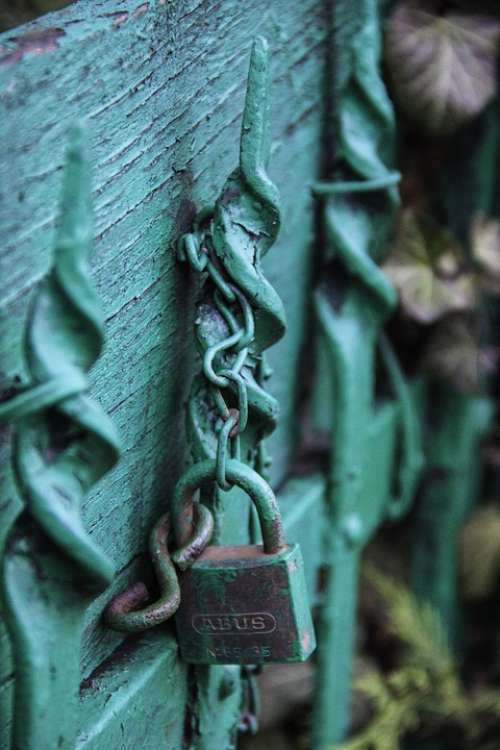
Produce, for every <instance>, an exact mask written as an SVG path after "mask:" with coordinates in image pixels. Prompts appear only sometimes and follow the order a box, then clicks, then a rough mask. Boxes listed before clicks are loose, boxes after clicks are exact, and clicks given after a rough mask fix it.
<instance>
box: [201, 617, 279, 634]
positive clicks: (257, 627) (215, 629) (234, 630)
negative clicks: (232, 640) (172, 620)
mask: <svg viewBox="0 0 500 750" xmlns="http://www.w3.org/2000/svg"><path fill="white" fill-rule="evenodd" d="M191 624H192V626H193V628H194V629H195V630H196V632H197V633H200V635H256V634H257V633H258V634H259V635H262V634H263V633H272V632H273V631H274V630H276V620H275V619H274V617H273V615H271V614H269V612H243V613H236V614H234V613H232V612H231V613H224V614H198V615H193V617H192V619H191Z"/></svg>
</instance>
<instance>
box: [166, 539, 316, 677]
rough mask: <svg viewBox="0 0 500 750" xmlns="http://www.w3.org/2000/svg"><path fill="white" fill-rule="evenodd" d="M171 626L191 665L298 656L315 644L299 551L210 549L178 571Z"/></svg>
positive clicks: (252, 547) (304, 655)
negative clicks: (177, 595) (178, 595)
mask: <svg viewBox="0 0 500 750" xmlns="http://www.w3.org/2000/svg"><path fill="white" fill-rule="evenodd" d="M180 586H181V606H180V608H179V610H178V612H177V614H176V628H177V635H178V641H179V646H180V651H181V658H182V659H183V660H184V661H186V662H188V663H192V664H261V663H266V662H292V661H304V660H305V659H307V657H308V656H309V655H310V654H311V653H312V651H313V650H314V648H315V646H316V640H315V636H314V628H313V624H312V619H311V613H310V609H309V604H308V598H307V592H306V584H305V577H304V564H303V560H302V554H301V552H300V548H299V546H298V545H297V544H294V545H290V546H286V547H284V548H283V550H281V551H280V552H278V553H276V554H272V555H268V554H264V552H263V550H262V547H261V546H258V545H247V546H237V547H230V546H215V545H213V546H209V547H207V548H206V550H205V552H204V553H203V554H202V555H201V556H200V557H199V558H198V559H197V561H196V562H195V563H194V565H193V566H192V567H191V568H190V569H189V570H188V571H186V572H185V573H183V574H182V575H181V576H180Z"/></svg>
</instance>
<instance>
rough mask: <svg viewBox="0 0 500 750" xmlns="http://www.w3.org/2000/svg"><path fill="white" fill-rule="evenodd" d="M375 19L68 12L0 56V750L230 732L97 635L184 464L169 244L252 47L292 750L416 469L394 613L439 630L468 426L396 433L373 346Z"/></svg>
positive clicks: (187, 326) (146, 569) (151, 9)
mask: <svg viewBox="0 0 500 750" xmlns="http://www.w3.org/2000/svg"><path fill="white" fill-rule="evenodd" d="M384 5H386V4H384ZM381 15H382V12H381V8H380V7H379V4H378V3H377V1H376V0H356V2H354V1H351V0H336V2H330V0H303V1H302V2H300V3H289V2H285V0H273V2H271V3H269V2H264V0H248V2H245V3H238V2H234V0H220V1H218V2H215V0H214V1H212V0H208V1H207V0H205V1H201V0H170V1H165V0H150V1H149V2H143V1H142V2H141V0H121V1H119V0H95V1H94V2H86V1H85V0H80V2H76V3H74V4H72V5H70V6H68V7H67V8H64V9H62V10H60V11H58V12H56V13H52V14H48V15H46V16H42V17H41V18H39V19H38V20H36V21H33V22H32V23H30V24H28V25H26V26H23V27H20V28H17V29H11V30H9V31H7V32H5V33H4V34H2V35H1V36H0V106H1V120H2V136H3V137H2V139H1V141H0V180H1V193H2V196H1V202H0V226H1V228H2V239H3V243H2V251H1V253H0V362H1V371H0V374H1V380H0V388H1V395H2V398H1V402H0V418H1V420H2V424H1V426H0V435H1V442H0V455H1V466H0V488H1V495H0V551H1V559H2V570H1V588H2V598H3V601H2V621H1V622H0V715H1V717H2V721H1V722H0V748H1V749H2V750H4V749H5V750H34V748H35V747H36V748H37V750H52V748H57V747H60V748H68V749H71V750H73V748H78V749H79V750H84V749H85V750H91V749H92V750H104V748H107V747H112V748H114V749H115V748H116V749H118V748H123V749H124V750H125V749H126V748H130V749H132V748H136V747H138V746H141V747H144V748H151V750H153V748H155V749H156V748H158V749H159V748H171V749H172V750H181V748H186V747H193V748H198V749H199V750H224V749H225V748H227V749H228V750H229V748H232V747H235V745H236V742H237V736H238V727H240V728H241V725H242V716H245V715H246V718H247V723H248V712H249V705H248V695H249V683H250V680H251V679H252V678H251V677H250V676H249V674H248V672H242V670H241V668H240V667H238V666H232V665H228V666H223V665H220V666H215V667H209V668H208V667H195V668H193V667H188V666H187V665H185V664H183V663H182V661H181V660H180V659H179V656H178V652H177V642H176V637H175V633H174V630H173V627H172V626H171V625H170V624H167V625H165V626H161V627H159V628H157V629H153V630H151V631H146V632H144V633H140V634H134V635H131V636H125V635H124V634H123V633H117V632H114V631H113V630H110V629H109V628H107V627H106V626H105V623H104V622H103V619H102V613H103V610H104V608H105V606H106V604H107V603H108V602H109V601H110V600H111V599H112V598H113V596H114V595H115V594H117V593H119V592H121V591H123V589H125V588H126V587H127V586H128V585H130V584H131V583H133V582H134V581H136V580H138V579H140V578H144V579H145V580H146V581H147V582H148V583H152V571H151V566H150V563H149V561H148V556H147V538H148V534H149V531H150V529H151V528H152V526H153V524H154V523H155V521H156V520H157V518H158V517H159V516H160V515H161V513H162V512H164V511H165V510H166V509H167V508H168V501H169V498H170V497H171V494H172V491H173V488H174V485H175V482H176V480H177V478H178V476H179V475H180V473H181V471H182V470H183V468H184V467H185V465H186V463H187V460H188V439H189V435H187V436H186V434H185V429H184V409H183V403H184V402H185V401H186V399H187V397H188V392H189V387H190V385H191V380H192V377H193V375H194V374H195V373H196V372H198V370H199V362H198V360H197V355H196V347H195V340H194V334H193V326H194V323H195V318H196V316H197V314H198V313H197V295H198V291H199V280H197V278H196V274H193V273H192V271H190V270H189V268H188V267H187V264H180V263H178V261H177V244H178V240H179V238H180V237H181V236H182V235H185V234H186V233H188V232H191V231H192V230H193V221H194V219H195V217H196V215H197V214H198V213H199V211H200V210H201V209H203V208H204V207H206V206H207V205H208V206H210V205H213V204H214V202H215V201H216V199H217V198H218V196H219V195H220V192H221V187H222V185H223V184H224V181H225V180H226V178H227V176H228V175H230V174H231V172H232V171H233V170H234V168H235V167H236V165H237V163H238V158H239V139H240V129H241V118H242V110H243V104H244V96H245V86H246V80H247V69H248V62H249V58H250V51H251V47H252V43H253V40H254V38H255V37H257V36H258V35H263V36H265V37H266V38H267V40H268V43H269V46H270V61H269V62H270V81H269V88H270V107H269V121H270V124H271V129H270V135H269V144H268V146H269V154H270V159H269V168H268V171H269V175H270V178H271V179H272V181H273V183H274V184H275V185H276V188H277V191H278V192H279V199H280V211H281V228H280V232H279V235H278V237H277V239H276V242H275V244H274V245H273V247H272V250H271V251H270V252H269V253H267V254H266V256H265V258H263V262H262V269H263V273H264V275H265V278H266V279H267V280H268V281H269V283H270V284H271V285H272V286H273V287H274V288H275V289H276V291H277V293H278V294H279V296H280V297H281V299H282V301H283V306H284V309H285V311H286V318H287V331H286V335H285V336H284V337H283V338H282V339H281V340H280V341H279V342H278V343H276V344H275V345H274V346H272V347H271V348H270V349H269V353H268V355H267V365H268V368H269V371H270V372H272V375H271V377H269V378H268V379H266V381H265V387H266V390H269V392H270V394H271V396H272V397H274V398H275V399H276V400H277V401H278V402H279V405H280V412H279V419H278V422H277V426H276V429H275V430H274V432H273V433H272V434H271V435H270V436H269V437H268V438H267V439H266V451H267V454H268V455H269V457H270V458H271V459H272V464H271V466H270V468H269V477H270V482H271V484H272V486H273V487H274V489H275V490H276V494H277V497H278V501H279V504H280V508H281V511H282V515H283V519H284V526H285V532H286V535H287V539H288V541H290V542H295V541H297V542H299V543H300V545H301V547H302V551H303V556H304V561H305V572H306V579H307V585H308V590H309V598H310V603H311V606H312V607H313V608H314V613H315V616H316V623H317V635H318V649H317V652H316V655H315V657H314V659H315V662H314V664H315V675H316V690H315V698H314V708H313V729H312V732H311V742H312V747H313V748H314V750H327V748H330V747H333V745H334V743H335V742H337V741H339V740H341V739H342V738H343V737H344V736H345V733H346V731H347V729H348V726H349V709H348V703H349V694H350V687H351V665H352V658H353V652H354V648H355V644H354V641H355V621H356V597H357V593H356V592H357V586H358V576H359V567H360V559H361V555H362V552H363V548H364V546H365V545H366V543H367V541H368V540H369V539H370V538H371V537H372V536H373V535H374V534H375V532H376V530H377V528H378V526H379V525H380V524H381V523H382V522H384V521H385V520H396V519H397V518H399V517H400V516H402V515H403V514H404V513H406V512H407V510H408V509H409V507H410V505H411V502H412V501H413V498H414V495H415V489H416V486H417V483H418V481H419V479H420V478H421V476H422V470H423V468H424V463H426V467H425V468H429V467H430V468H431V469H436V468H437V469H438V471H437V473H436V476H438V477H439V481H436V482H434V484H432V483H431V484H430V485H428V486H427V489H426V490H425V492H424V498H423V502H422V503H421V505H420V510H419V516H418V519H417V523H416V525H415V532H416V542H415V551H414V578H415V586H416V588H417V590H419V591H420V592H421V593H423V594H424V595H425V596H427V597H429V598H430V599H431V600H432V601H434V602H435V603H436V604H438V606H439V608H440V609H441V611H442V612H443V614H444V616H445V618H446V621H447V623H448V624H449V625H450V628H454V627H455V625H454V622H455V619H456V618H457V611H458V610H457V604H456V597H455V594H454V591H455V586H456V561H455V559H454V538H455V536H456V533H457V530H458V528H459V525H460V523H461V522H462V520H463V518H464V516H465V513H466V511H467V508H468V507H470V504H471V503H472V502H473V497H474V476H475V472H476V469H477V465H478V462H477V452H476V447H477V443H478V440H479V439H480V437H481V435H482V434H483V433H484V431H485V429H486V427H487V424H488V419H489V413H490V406H489V404H488V402H487V401H486V400H485V399H467V398H461V397H460V396H459V395H458V394H448V398H449V400H450V403H449V404H444V405H443V415H442V420H441V422H440V426H439V428H438V429H436V430H434V431H432V432H431V433H430V434H429V433H428V432H426V433H425V434H424V433H423V431H422V424H421V423H422V419H421V417H422V416H423V405H424V404H425V403H426V400H427V390H426V388H427V385H426V383H425V382H423V381H418V382H412V383H409V382H407V381H406V379H405V377H404V375H403V374H402V370H401V367H400V365H399V363H398V359H397V352H396V353H394V352H393V351H392V349H391V348H390V346H389V344H388V342H387V340H386V338H385V337H384V336H383V327H384V325H385V323H386V321H387V320H388V318H389V317H390V315H391V313H392V311H393V310H394V308H395V306H396V304H397V295H396V293H395V290H394V289H393V287H392V286H391V284H390V282H389V281H388V280H387V279H386V277H385V276H384V275H383V274H382V272H381V270H380V268H379V264H380V262H381V261H382V260H383V259H384V257H385V256H386V254H387V251H388V242H389V237H390V233H391V230H392V226H393V222H394V216H395V212H396V209H397V205H398V181H399V174H398V172H397V164H396V163H395V153H394V152H395V143H396V129H395V119H394V112H393V109H392V104H391V102H390V99H389V97H388V95H387V92H386V91H385V88H384V84H383V82H382V77H381V72H380V54H381V53H380V47H381V33H382V20H381ZM75 122H83V123H84V127H83V131H82V130H80V129H78V128H77V129H76V130H75V129H74V127H73V126H74V123H75ZM82 132H83V133H84V135H85V136H86V140H87V143H86V144H85V143H83V140H82V139H83V138H84V135H82ZM243 132H245V131H243ZM71 134H72V135H71ZM68 145H69V151H68ZM478 158H479V157H478ZM482 158H484V156H483V157H482ZM88 173H89V174H90V175H91V182H88ZM484 192H485V194H486V193H488V189H487V188H486V187H485V188H484ZM61 196H62V197H61ZM228 200H229V199H228ZM244 228H245V231H246V230H249V232H250V234H251V231H250V230H251V229H252V227H251V226H250V227H248V226H246V227H244ZM254 229H255V227H254ZM267 239H268V238H267V236H266V240H265V242H267ZM251 260H252V259H251ZM256 306H257V305H256ZM100 311H102V312H100ZM102 336H104V347H103V348H102V349H101V346H100V345H101V340H102ZM263 348H264V347H263ZM377 353H380V355H381V357H382V360H383V363H384V364H383V367H384V373H385V375H384V377H385V379H386V381H387V383H388V385H389V388H388V391H389V392H390V394H391V395H390V398H387V399H385V400H380V399H378V398H377V397H376V394H375V386H374V367H375V365H374V362H375V357H376V356H377ZM311 391H312V393H311ZM19 394H21V395H19ZM305 401H306V402H307V403H305ZM307 409H309V410H310V411H311V413H312V423H313V428H314V430H316V431H318V432H319V433H322V434H324V435H326V437H327V449H326V450H323V452H322V455H321V459H320V460H319V461H316V460H314V459H315V456H312V457H311V456H309V455H307V451H304V441H303V438H304V419H303V413H304V411H307ZM457 433H458V434H460V436H461V439H460V443H459V452H460V458H459V460H457V459H456V450H457V448H456V446H453V444H452V443H453V436H454V435H456V434H457ZM117 436H119V437H117ZM424 437H425V440H424V439H423V438H424ZM68 445H71V447H72V449H71V450H70V451H69V452H67V453H66V452H65V448H67V446H68ZM398 446H400V447H401V450H398ZM323 448H324V445H323ZM58 456H59V457H61V456H62V459H61V460H59V459H58V458H57V457H58ZM54 459H55V460H54ZM394 476H397V479H398V483H397V484H398V492H397V493H395V492H394ZM443 493H444V494H446V496H447V497H448V498H449V499H450V500H449V504H448V505H446V507H445V506H444V505H443V504H442V503H441V504H440V503H439V502H438V501H439V498H440V497H441V496H442V495H443ZM223 505H224V525H223V534H222V539H223V541H224V542H229V541H231V543H234V544H236V543H245V542H247V541H248V539H249V537H250V535H251V533H253V532H254V526H253V522H252V517H251V514H250V513H249V506H248V503H247V501H246V500H245V498H244V496H243V495H242V493H238V492H234V493H233V492H232V493H230V497H228V499H227V500H226V501H225V502H224V503H223ZM437 505H438V506H439V507H438V508H436V506H437ZM436 513H439V514H441V515H440V517H446V518H447V519H448V520H447V521H446V529H447V532H449V533H447V535H445V536H443V535H442V534H441V533H439V534H436V529H437V526H436V525H435V524H434V519H435V517H436ZM68 524H69V526H70V527H71V530H72V534H71V535H70V536H67V535H66V536H65V533H64V532H63V530H62V529H63V527H64V528H67V526H68ZM429 549H432V555H431V556H430V557H429ZM429 560H430V562H429ZM431 569H432V570H431ZM320 571H321V572H322V574H323V575H322V577H321V578H322V581H323V583H322V586H321V587H320V586H319V584H318V581H319V578H320V576H319V573H320ZM430 573H431V574H432V575H430ZM429 581H432V587H431V589H432V590H430V589H429V586H428V583H429ZM250 708H251V707H250Z"/></svg>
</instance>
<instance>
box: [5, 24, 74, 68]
mask: <svg viewBox="0 0 500 750" xmlns="http://www.w3.org/2000/svg"><path fill="white" fill-rule="evenodd" d="M65 34H66V32H65V31H64V29H58V28H50V29H35V30H34V31H28V32H27V33H26V34H23V36H19V37H11V38H10V41H11V42H15V43H16V47H15V48H14V49H10V50H7V48H6V47H2V48H0V55H1V53H2V52H6V54H5V55H3V56H2V57H0V65H11V64H12V63H15V62H18V61H19V60H22V58H23V57H24V55H26V54H28V53H31V54H34V55H43V54H45V53H46V52H53V51H54V50H55V49H57V48H58V47H59V41H58V40H59V38H60V37H62V36H65Z"/></svg>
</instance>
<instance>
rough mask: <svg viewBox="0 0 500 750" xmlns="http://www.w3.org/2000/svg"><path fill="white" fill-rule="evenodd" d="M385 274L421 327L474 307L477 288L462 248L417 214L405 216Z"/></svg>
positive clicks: (409, 213)
mask: <svg viewBox="0 0 500 750" xmlns="http://www.w3.org/2000/svg"><path fill="white" fill-rule="evenodd" d="M383 270H384V271H385V273H386V274H387V275H388V276H389V278H390V279H391V281H392V282H393V284H394V285H395V287H396V289H397V291H398V292H399V295H400V301H401V305H402V308H403V310H404V311H405V313H406V314H407V315H408V316H409V317H410V318H412V319H413V320H416V321H418V322H419V323H433V322H434V321H436V320H438V319H439V318H441V317H443V316H444V315H447V314H448V313H450V312H456V311H461V310H468V309H470V308H472V307H473V305H474V298H475V294H474V286H475V285H474V281H473V278H472V276H471V275H470V274H469V273H467V272H466V269H465V258H464V255H463V251H462V247H461V245H460V244H459V243H458V241H457V240H456V239H455V238H454V237H453V235H452V234H451V233H450V232H449V231H448V230H446V229H443V228H442V227H440V226H439V225H437V224H436V223H435V222H434V221H433V220H432V219H430V218H427V217H425V218H424V217H417V216H416V215H415V213H414V212H413V211H410V210H406V211H404V212H403V213H402V215H401V218H400V221H399V225H398V230H397V234H396V240H395V244H394V247H393V250H392V252H391V255H390V256H389V258H388V260H387V261H386V263H385V264H384V266H383Z"/></svg>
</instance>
